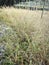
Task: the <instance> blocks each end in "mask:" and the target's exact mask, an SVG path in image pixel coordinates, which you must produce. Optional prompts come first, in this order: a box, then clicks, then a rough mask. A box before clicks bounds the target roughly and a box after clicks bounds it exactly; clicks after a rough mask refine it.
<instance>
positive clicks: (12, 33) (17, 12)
mask: <svg viewBox="0 0 49 65" xmlns="http://www.w3.org/2000/svg"><path fill="white" fill-rule="evenodd" d="M0 12H1V13H0V48H1V50H0V52H1V53H0V54H1V57H0V60H1V65H49V11H48V12H46V11H45V12H44V15H43V18H42V19H41V18H40V16H41V11H29V10H21V9H15V8H13V7H11V8H9V7H7V8H4V7H3V8H2V9H0ZM2 50H3V51H2Z"/></svg>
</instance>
